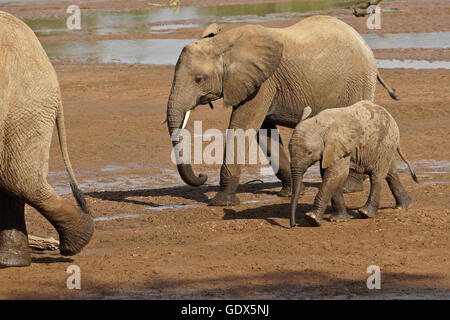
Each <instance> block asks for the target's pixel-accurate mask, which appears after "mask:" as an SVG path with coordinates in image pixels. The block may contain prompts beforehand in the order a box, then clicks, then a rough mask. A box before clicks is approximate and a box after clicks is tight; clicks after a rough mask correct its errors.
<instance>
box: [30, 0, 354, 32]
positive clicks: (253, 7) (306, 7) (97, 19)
mask: <svg viewBox="0 0 450 320" xmlns="http://www.w3.org/2000/svg"><path fill="white" fill-rule="evenodd" d="M356 2H358V1H355V0H334V1H330V0H310V1H301V2H282V3H257V4H233V5H223V6H200V7H180V8H178V9H174V8H149V9H141V10H121V11H105V10H95V11H86V13H84V14H83V10H82V14H81V26H82V28H83V29H84V30H76V31H70V30H67V29H66V19H67V17H63V18H59V19H54V18H53V19H52V18H46V19H27V20H25V22H26V23H27V24H28V25H29V26H30V27H31V28H32V29H33V30H34V31H35V32H36V33H37V34H38V35H39V36H45V35H58V34H65V35H67V34H70V33H72V34H74V33H78V34H86V33H89V34H107V33H123V32H130V31H137V30H141V31H142V30H147V31H152V30H158V29H154V27H151V26H149V24H155V23H160V24H163V23H164V22H171V23H172V24H173V22H179V23H181V24H182V23H183V21H185V22H186V24H190V21H191V20H201V19H203V20H205V19H210V20H217V19H221V21H222V22H236V21H243V20H245V21H251V20H253V21H255V20H258V21H268V20H269V21H270V20H274V19H276V18H277V17H276V15H279V14H287V13H288V14H289V15H288V17H286V18H289V19H291V18H295V15H296V14H304V13H307V12H311V11H320V10H328V9H339V8H344V7H348V6H350V5H351V4H353V3H356ZM349 14H350V12H349ZM252 17H253V18H252ZM166 24H167V23H166ZM122 26H126V27H122ZM111 27H118V28H111ZM86 29H87V30H86Z"/></svg>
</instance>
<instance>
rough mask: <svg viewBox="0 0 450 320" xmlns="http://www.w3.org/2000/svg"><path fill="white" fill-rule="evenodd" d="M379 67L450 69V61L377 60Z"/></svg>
mask: <svg viewBox="0 0 450 320" xmlns="http://www.w3.org/2000/svg"><path fill="white" fill-rule="evenodd" d="M377 65H378V68H380V69H396V68H404V69H417V70H420V69H441V68H442V69H450V61H432V62H430V61H427V60H377Z"/></svg>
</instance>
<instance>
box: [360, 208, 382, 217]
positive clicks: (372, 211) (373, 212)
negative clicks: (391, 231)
mask: <svg viewBox="0 0 450 320" xmlns="http://www.w3.org/2000/svg"><path fill="white" fill-rule="evenodd" d="M358 212H359V214H360V215H361V216H362V217H363V218H374V217H376V216H377V214H378V209H377V208H375V207H373V206H364V207H362V208H360V209H358Z"/></svg>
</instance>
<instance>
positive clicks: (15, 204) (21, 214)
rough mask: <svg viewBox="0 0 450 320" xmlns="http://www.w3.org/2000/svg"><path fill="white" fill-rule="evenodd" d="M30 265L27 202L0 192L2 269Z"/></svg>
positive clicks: (0, 261) (0, 262) (0, 258)
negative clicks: (26, 221)
mask: <svg viewBox="0 0 450 320" xmlns="http://www.w3.org/2000/svg"><path fill="white" fill-rule="evenodd" d="M30 264H31V251H30V249H29V247H28V234H27V228H26V225H25V202H23V201H22V200H19V199H16V198H15V197H13V196H11V195H9V194H7V193H4V192H1V191H0V268H1V267H26V266H29V265H30Z"/></svg>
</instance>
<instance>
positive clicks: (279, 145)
mask: <svg viewBox="0 0 450 320" xmlns="http://www.w3.org/2000/svg"><path fill="white" fill-rule="evenodd" d="M261 129H264V130H265V131H261V132H260V133H259V134H258V141H259V146H260V147H261V149H262V150H263V152H264V153H265V155H266V157H267V158H268V159H270V164H271V166H272V169H273V171H274V173H275V175H276V177H277V178H278V179H279V180H280V181H281V190H280V192H279V193H278V195H279V196H280V197H290V196H291V195H292V182H291V168H290V162H289V158H288V156H287V154H286V152H285V150H284V146H283V141H282V140H281V136H280V133H279V132H278V129H277V127H276V126H275V125H274V124H273V123H272V122H271V121H270V120H267V119H266V120H265V121H264V123H263V125H262V127H261ZM272 130H273V131H272ZM263 133H267V135H266V136H263ZM276 140H278V141H276ZM268 141H270V143H269V142H268ZM273 146H276V148H273ZM302 189H303V190H304V187H303V184H302Z"/></svg>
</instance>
